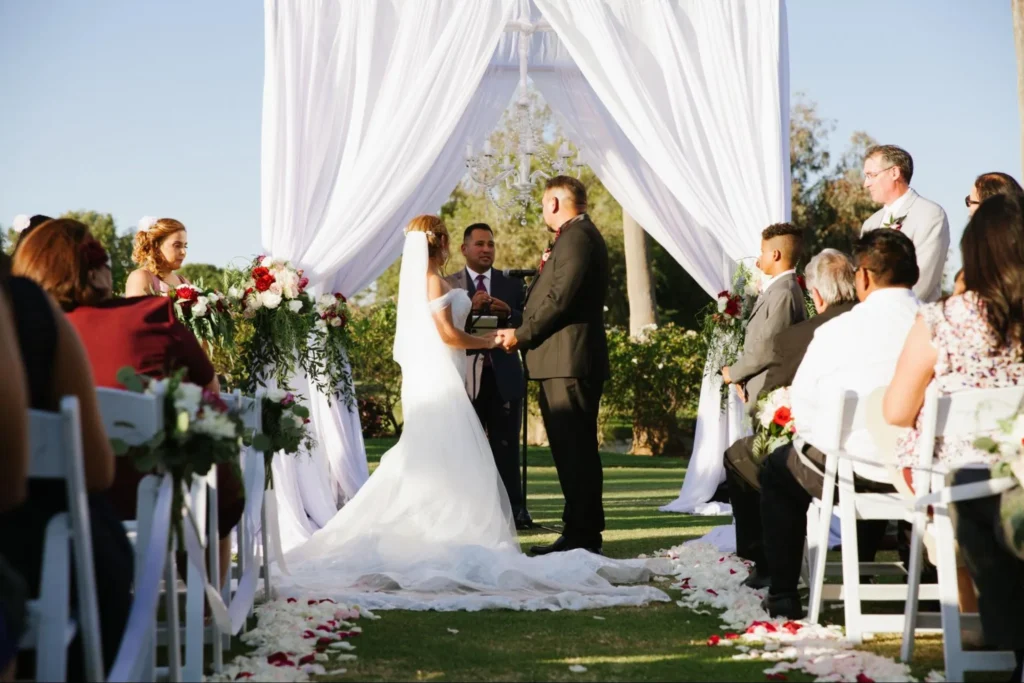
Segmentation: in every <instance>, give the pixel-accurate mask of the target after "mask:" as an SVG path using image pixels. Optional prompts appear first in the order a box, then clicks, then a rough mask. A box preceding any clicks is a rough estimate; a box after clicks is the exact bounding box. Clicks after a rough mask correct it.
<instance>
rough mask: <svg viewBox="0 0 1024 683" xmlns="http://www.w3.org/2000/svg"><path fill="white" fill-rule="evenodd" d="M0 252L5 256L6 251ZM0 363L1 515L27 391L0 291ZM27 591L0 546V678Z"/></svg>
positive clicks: (21, 439)
mask: <svg viewBox="0 0 1024 683" xmlns="http://www.w3.org/2000/svg"><path fill="white" fill-rule="evenodd" d="M0 258H4V261H5V262H6V257H0ZM0 279H4V278H0ZM0 367H2V368H8V369H9V370H8V371H9V372H10V374H9V375H8V377H7V382H6V383H5V385H4V390H3V391H2V392H0V434H3V436H4V456H3V457H2V458H0V515H3V513H5V512H7V511H8V510H10V509H12V508H15V507H18V506H19V505H21V504H22V503H23V502H24V501H25V496H26V495H27V491H28V396H27V393H26V390H25V373H24V372H23V371H22V365H21V353H20V352H19V351H18V338H17V337H16V336H15V334H14V320H13V319H12V318H11V311H10V308H9V306H8V305H7V299H6V297H5V296H3V295H0ZM11 371H13V372H11ZM27 594H28V587H27V586H26V585H25V580H24V579H23V578H22V577H21V575H20V574H18V572H17V571H16V570H15V569H14V567H12V566H11V565H10V564H9V563H8V562H7V560H5V559H4V556H3V548H2V547H0V681H13V680H14V669H15V665H16V664H17V655H18V641H19V640H20V639H21V634H22V632H23V631H24V630H25V600H26V598H27Z"/></svg>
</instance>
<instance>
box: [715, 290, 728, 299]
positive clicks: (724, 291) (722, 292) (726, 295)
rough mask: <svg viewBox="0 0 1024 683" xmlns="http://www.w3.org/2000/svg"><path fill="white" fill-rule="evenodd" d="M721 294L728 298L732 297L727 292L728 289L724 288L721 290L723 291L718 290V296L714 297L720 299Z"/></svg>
mask: <svg viewBox="0 0 1024 683" xmlns="http://www.w3.org/2000/svg"><path fill="white" fill-rule="evenodd" d="M723 296H724V297H727V298H730V299H731V298H732V295H730V294H729V292H728V291H726V290H723V291H721V292H719V293H718V296H717V297H715V298H716V299H721V298H722V297H723Z"/></svg>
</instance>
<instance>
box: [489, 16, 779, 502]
mask: <svg viewBox="0 0 1024 683" xmlns="http://www.w3.org/2000/svg"><path fill="white" fill-rule="evenodd" d="M536 7H537V8H539V10H540V12H542V13H543V16H544V18H546V19H547V20H548V21H549V22H550V23H551V25H552V26H553V28H554V29H555V31H556V32H557V37H555V36H552V35H546V36H541V35H537V36H534V38H533V44H532V45H531V58H530V63H531V64H536V65H538V66H539V67H540V68H539V69H535V70H534V71H533V72H532V74H533V75H532V77H533V80H534V82H535V83H536V84H537V86H538V89H540V91H541V92H542V94H543V95H544V98H545V99H546V100H547V101H548V103H549V104H550V105H551V106H552V109H553V110H554V111H555V112H556V113H557V114H559V117H560V121H561V123H562V125H563V127H564V128H565V130H566V133H567V134H568V135H569V137H571V138H572V139H573V140H574V141H575V142H576V143H577V145H578V146H579V147H580V149H581V150H582V151H583V154H584V158H585V159H586V161H587V163H588V164H589V165H590V167H591V168H592V169H593V170H594V172H595V173H596V174H597V175H598V177H600V178H601V181H602V182H603V183H604V184H605V186H606V187H607V188H608V189H609V191H610V192H611V193H612V195H613V196H614V197H615V198H616V199H617V200H618V201H619V203H620V204H622V206H623V209H624V210H625V211H627V212H628V213H629V214H630V215H632V216H633V217H634V218H636V219H637V221H638V222H639V223H640V224H641V225H643V226H644V228H645V229H646V230H647V231H648V233H649V234H650V235H651V236H652V237H653V238H654V239H656V240H657V241H658V242H659V243H660V244H661V245H662V246H663V247H665V249H666V250H667V251H668V252H669V253H670V254H672V256H673V257H674V258H675V259H676V260H677V261H678V262H679V263H680V264H681V265H683V267H684V268H686V270H687V272H689V273H690V274H691V275H692V276H693V277H694V279H695V280H696V281H697V282H698V283H699V284H700V285H701V287H703V288H704V290H705V291H707V292H708V294H710V295H712V296H714V295H715V294H717V293H718V292H719V291H721V290H723V289H728V287H729V284H730V281H731V276H732V273H733V270H734V268H735V263H736V262H737V261H739V260H740V259H743V258H746V257H749V256H751V255H752V254H755V253H756V252H757V250H758V247H759V244H760V232H761V230H762V229H763V228H764V227H766V226H767V225H769V224H771V223H775V222H778V221H782V220H786V219H787V218H788V217H789V212H790V180H789V178H790V175H789V144H788V142H789V113H788V92H789V82H788V75H789V67H788V55H787V39H786V22H785V6H784V2H783V0H777V1H768V2H753V3H751V2H746V1H744V0H729V1H727V2H721V1H720V0H704V1H701V2H690V3H676V2H671V1H670V0H662V1H660V2H659V1H652V2H643V3H624V2H608V1H602V0H581V1H578V2H577V1H573V2H569V1H568V0H536ZM532 18H533V19H534V20H536V19H537V18H539V14H538V13H536V12H535V13H534V16H533V17H532ZM515 40H517V37H516V38H515ZM506 42H508V43H509V44H510V47H509V49H508V50H507V53H508V54H514V51H513V50H512V49H511V44H512V43H513V42H514V41H513V39H510V38H507V39H504V40H503V42H502V45H503V46H504V45H505V43H506ZM499 51H500V50H499ZM720 385H721V380H720V379H712V380H708V379H705V380H704V382H703V384H702V386H701V395H700V403H699V409H698V416H697V429H696V434H695V439H694V449H693V453H692V455H691V458H690V464H689V467H688V469H687V475H686V479H685V480H684V482H683V487H682V489H681V491H680V495H679V498H678V499H677V500H675V501H673V502H672V503H670V504H668V505H666V506H664V507H663V508H661V509H662V510H664V511H668V512H698V513H703V514H728V513H729V512H730V511H731V510H730V508H729V506H728V505H722V504H717V503H708V501H709V500H710V499H711V497H712V495H713V494H714V493H715V490H716V489H717V488H718V485H719V484H720V483H721V482H722V481H723V478H724V475H725V470H724V467H723V465H722V457H723V453H724V451H725V449H726V447H727V446H728V445H729V444H730V443H732V441H734V440H735V439H737V438H739V437H740V436H743V435H745V434H746V433H747V428H746V426H745V424H744V420H743V406H742V405H741V404H739V403H738V402H736V401H730V402H729V407H728V409H727V410H726V411H722V410H720V407H719V406H720V400H719V390H720Z"/></svg>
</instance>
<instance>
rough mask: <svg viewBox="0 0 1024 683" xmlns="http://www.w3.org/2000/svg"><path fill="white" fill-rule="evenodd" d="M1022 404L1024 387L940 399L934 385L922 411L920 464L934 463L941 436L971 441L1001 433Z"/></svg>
mask: <svg viewBox="0 0 1024 683" xmlns="http://www.w3.org/2000/svg"><path fill="white" fill-rule="evenodd" d="M1022 402H1024V387H1006V388H1003V389H969V390H966V391H957V392H954V393H952V394H948V395H946V396H940V395H939V390H938V387H937V386H936V385H935V383H934V382H933V383H932V384H930V385H929V386H928V390H927V391H926V392H925V401H924V407H922V408H921V413H922V415H921V417H922V420H921V438H920V440H919V442H918V443H919V447H918V463H919V464H921V465H923V466H927V465H928V464H929V463H931V461H932V457H933V453H934V450H935V439H936V438H937V437H942V438H943V439H955V438H968V437H972V436H975V435H982V434H986V433H990V432H994V431H998V430H999V428H1000V425H999V423H1000V422H1001V421H1002V420H1005V419H1007V418H1009V417H1011V416H1013V415H1015V414H1016V413H1017V412H1019V411H1020V409H1021V404H1022Z"/></svg>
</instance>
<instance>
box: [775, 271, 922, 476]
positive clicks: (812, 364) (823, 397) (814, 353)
mask: <svg viewBox="0 0 1024 683" xmlns="http://www.w3.org/2000/svg"><path fill="white" fill-rule="evenodd" d="M918 306H920V302H919V301H918V299H917V297H916V296H915V295H914V292H913V291H912V290H909V289H903V288H896V287H889V288H886V289H879V290H876V291H874V292H872V293H871V295H869V296H868V298H867V299H865V300H864V301H863V302H862V303H860V304H859V305H857V306H854V307H853V309H852V310H850V311H849V312H847V313H843V314H842V315H840V316H838V317H836V318H833V319H832V320H829V321H828V322H827V323H825V324H824V325H822V326H821V327H819V328H818V329H817V330H816V331H815V333H814V339H812V340H811V343H810V345H809V346H808V347H807V353H806V355H804V359H803V361H801V363H800V367H799V368H798V369H797V371H796V376H795V377H794V378H793V385H792V386H791V387H790V389H789V396H790V404H791V409H792V411H793V419H794V421H795V422H796V433H797V435H798V436H799V437H800V438H802V439H803V440H804V441H806V442H808V443H810V444H813V443H814V441H815V432H816V430H817V431H818V433H820V430H827V429H830V428H831V426H832V425H831V423H830V421H827V420H826V418H825V417H823V416H822V415H821V413H822V412H823V411H825V410H827V409H828V408H829V407H831V408H832V409H833V410H834V409H835V406H834V397H835V393H836V389H837V388H839V387H842V388H844V389H848V390H850V391H854V392H856V393H857V394H858V395H859V396H861V397H866V396H867V395H868V394H870V393H871V392H872V391H874V390H875V389H877V388H878V387H880V386H884V385H887V384H889V383H890V382H891V381H892V378H893V375H894V374H895V373H896V361H897V360H898V359H899V356H900V352H901V351H903V343H904V342H905V341H906V339H907V335H908V334H909V333H910V328H911V327H913V325H914V320H915V319H916V317H917V309H918ZM842 446H843V450H845V451H846V452H848V453H850V454H851V455H853V456H857V457H860V458H868V459H877V458H878V456H879V453H878V450H877V447H876V446H875V442H874V440H873V439H872V438H871V434H870V433H869V432H868V430H867V429H866V428H861V429H857V430H854V431H853V432H851V433H850V435H849V437H848V438H847V441H846V442H845V443H844V444H842ZM853 469H854V471H855V472H856V473H857V474H858V475H860V476H862V477H865V478H868V479H873V480H875V481H882V482H886V483H888V482H890V481H891V479H892V478H891V476H890V475H889V470H887V469H885V468H883V467H876V466H872V465H868V464H863V463H857V462H855V463H854V465H853Z"/></svg>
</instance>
